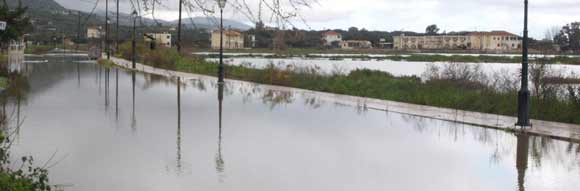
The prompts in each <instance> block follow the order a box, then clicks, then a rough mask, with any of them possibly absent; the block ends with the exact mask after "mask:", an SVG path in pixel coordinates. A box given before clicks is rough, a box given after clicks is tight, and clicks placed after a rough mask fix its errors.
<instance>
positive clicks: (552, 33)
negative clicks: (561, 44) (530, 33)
mask: <svg viewBox="0 0 580 191" xmlns="http://www.w3.org/2000/svg"><path fill="white" fill-rule="evenodd" d="M558 34H560V27H557V26H552V27H550V28H548V29H547V30H546V33H545V34H544V35H545V36H544V38H545V39H544V40H548V41H554V38H556V36H558Z"/></svg>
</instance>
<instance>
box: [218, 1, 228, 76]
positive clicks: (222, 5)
mask: <svg viewBox="0 0 580 191" xmlns="http://www.w3.org/2000/svg"><path fill="white" fill-rule="evenodd" d="M217 1H218V5H219V7H220V63H219V66H218V83H220V84H223V83H224V8H225V7H226V1H227V0H217Z"/></svg>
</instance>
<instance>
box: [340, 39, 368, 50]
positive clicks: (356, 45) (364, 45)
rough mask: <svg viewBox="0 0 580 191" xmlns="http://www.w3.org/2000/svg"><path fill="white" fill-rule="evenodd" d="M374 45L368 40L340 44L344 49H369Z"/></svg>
mask: <svg viewBox="0 0 580 191" xmlns="http://www.w3.org/2000/svg"><path fill="white" fill-rule="evenodd" d="M372 47H373V44H372V43H371V42H370V41H368V40H345V41H342V42H341V43H340V48H342V49H369V48H372Z"/></svg>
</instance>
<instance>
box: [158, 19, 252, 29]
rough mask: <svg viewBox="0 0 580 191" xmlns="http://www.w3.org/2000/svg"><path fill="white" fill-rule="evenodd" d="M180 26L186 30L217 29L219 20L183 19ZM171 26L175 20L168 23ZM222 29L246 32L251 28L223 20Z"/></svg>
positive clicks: (240, 23)
mask: <svg viewBox="0 0 580 191" xmlns="http://www.w3.org/2000/svg"><path fill="white" fill-rule="evenodd" d="M181 22H182V24H183V25H185V26H186V27H188V28H194V27H195V28H204V29H217V28H219V19H215V18H212V17H193V18H183V19H182V21H181ZM169 23H170V24H172V25H175V26H177V20H175V21H171V22H169ZM224 28H231V29H238V30H248V29H251V28H252V26H250V25H247V24H244V23H242V22H239V21H235V20H230V19H224Z"/></svg>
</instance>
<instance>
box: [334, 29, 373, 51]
mask: <svg viewBox="0 0 580 191" xmlns="http://www.w3.org/2000/svg"><path fill="white" fill-rule="evenodd" d="M322 45H323V46H325V47H328V48H341V49H370V48H372V47H373V44H372V43H371V41H368V40H342V35H341V34H340V33H338V32H335V31H327V32H325V33H322Z"/></svg>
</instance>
